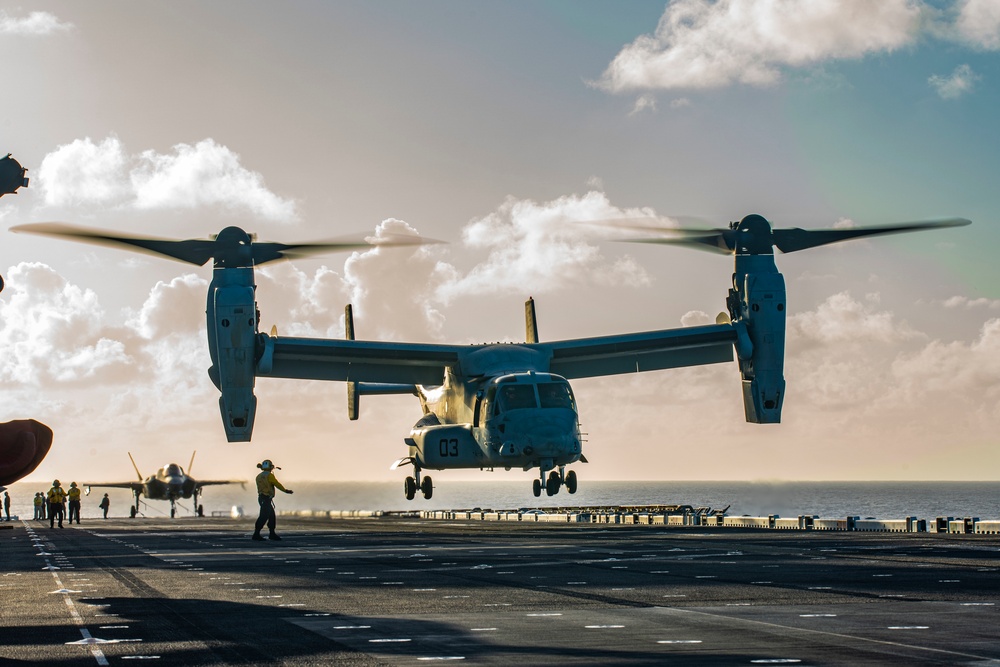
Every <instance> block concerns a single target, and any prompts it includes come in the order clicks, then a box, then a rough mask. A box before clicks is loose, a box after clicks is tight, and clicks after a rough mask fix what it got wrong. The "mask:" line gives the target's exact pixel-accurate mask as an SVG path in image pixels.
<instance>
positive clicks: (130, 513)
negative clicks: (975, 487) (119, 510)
mask: <svg viewBox="0 0 1000 667" xmlns="http://www.w3.org/2000/svg"><path fill="white" fill-rule="evenodd" d="M135 515H136V511H135V507H130V508H128V518H130V519H134V518H135Z"/></svg>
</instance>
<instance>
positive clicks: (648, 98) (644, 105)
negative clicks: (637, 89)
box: [628, 95, 656, 116]
mask: <svg viewBox="0 0 1000 667" xmlns="http://www.w3.org/2000/svg"><path fill="white" fill-rule="evenodd" d="M643 111H650V112H654V111H656V98H655V97H653V96H652V95H640V96H639V97H638V98H636V100H635V106H634V107H632V110H631V111H629V113H628V115H629V116H634V115H636V114H637V113H642V112H643Z"/></svg>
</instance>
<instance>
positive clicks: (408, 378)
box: [257, 336, 470, 385]
mask: <svg viewBox="0 0 1000 667" xmlns="http://www.w3.org/2000/svg"><path fill="white" fill-rule="evenodd" d="M268 347H269V348H270V350H266V351H265V355H264V358H263V359H262V360H261V362H260V363H259V364H258V366H257V375H260V376H265V377H279V378H298V379H303V380H336V381H341V382H378V383H394V384H421V385H439V384H441V381H442V379H443V378H444V372H445V368H446V367H449V366H455V365H456V364H458V362H459V356H460V354H461V353H462V352H463V351H465V350H468V349H469V348H470V346H469V345H434V344H425V343H391V342H380V341H361V340H327V339H320V338H291V337H280V336H276V337H272V338H270V339H269V340H268ZM269 354H270V355H271V357H270V359H268V355H269Z"/></svg>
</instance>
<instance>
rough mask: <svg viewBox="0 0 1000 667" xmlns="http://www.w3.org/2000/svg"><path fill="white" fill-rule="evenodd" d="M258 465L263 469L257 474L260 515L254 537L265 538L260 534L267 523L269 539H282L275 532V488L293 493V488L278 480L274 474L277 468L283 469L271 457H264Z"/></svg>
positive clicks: (255, 538) (255, 526)
mask: <svg viewBox="0 0 1000 667" xmlns="http://www.w3.org/2000/svg"><path fill="white" fill-rule="evenodd" d="M257 467H258V468H260V469H261V472H260V474H258V475H257V502H258V503H260V516H258V517H257V523H256V524H255V525H254V531H253V537H252V538H251V539H254V540H263V539H264V538H263V537H261V535H260V529H261V528H263V527H264V524H265V523H266V524H267V530H268V531H269V532H270V535H268V536H267V537H268V539H269V540H280V539H281V538H280V537H278V534H277V533H275V532H274V527H275V524H276V522H277V519H276V518H275V516H274V490H275V489H281V490H282V491H284V492H285V493H291V492H292V490H291V489H286V488H285V487H283V486H282V485H281V482H279V481H278V478H277V477H275V476H274V471H275V470H281V468H277V467H275V465H274V464H273V463H272V462H271V460H270V459H264V460H263V461H261V462H260V463H258V464H257Z"/></svg>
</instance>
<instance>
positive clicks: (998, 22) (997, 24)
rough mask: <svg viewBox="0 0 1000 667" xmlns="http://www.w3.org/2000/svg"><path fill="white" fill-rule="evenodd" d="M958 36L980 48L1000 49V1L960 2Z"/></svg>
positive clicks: (955, 24)
mask: <svg viewBox="0 0 1000 667" xmlns="http://www.w3.org/2000/svg"><path fill="white" fill-rule="evenodd" d="M954 31H955V35H956V37H957V38H958V39H959V40H961V41H963V42H965V43H967V44H969V45H971V46H973V47H975V48H979V49H984V50H995V49H1000V2H996V0H964V2H959V3H958V17H957V18H956V19H955V23H954Z"/></svg>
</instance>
